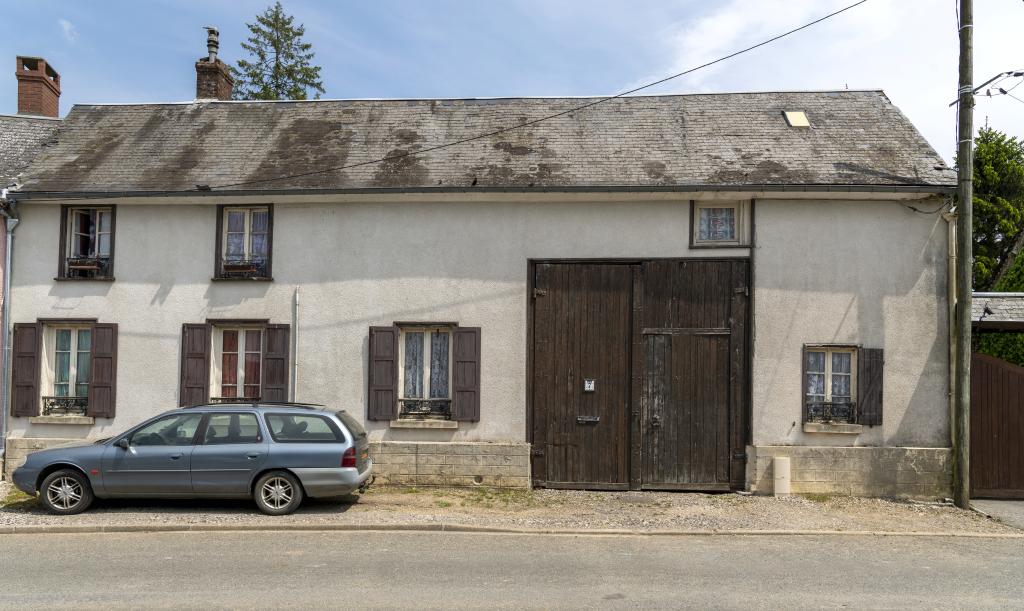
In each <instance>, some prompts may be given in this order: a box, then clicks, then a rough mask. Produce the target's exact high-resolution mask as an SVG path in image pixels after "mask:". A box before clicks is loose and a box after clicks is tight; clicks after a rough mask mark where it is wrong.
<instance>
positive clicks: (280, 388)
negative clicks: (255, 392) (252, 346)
mask: <svg viewBox="0 0 1024 611" xmlns="http://www.w3.org/2000/svg"><path fill="white" fill-rule="evenodd" d="M290 339H291V326H289V325H267V326H266V330H265V331H264V340H263V378H262V379H263V389H262V390H261V391H260V396H261V397H262V398H263V400H264V401H270V402H274V403H284V402H286V401H288V378H289V377H290V376H289V375H288V353H289V352H290V351H289V348H290Z"/></svg>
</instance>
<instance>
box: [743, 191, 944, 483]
mask: <svg viewBox="0 0 1024 611" xmlns="http://www.w3.org/2000/svg"><path fill="white" fill-rule="evenodd" d="M939 203H940V202H938V201H935V202H924V203H921V202H917V203H915V206H916V207H917V208H920V209H928V210H931V209H934V208H935V207H936V206H937V205H938V204H939ZM932 204H934V205H932ZM756 215H757V219H756V231H757V246H756V248H755V253H754V285H755V290H754V330H755V331H754V332H755V335H754V361H753V423H752V425H753V444H754V445H755V446H776V445H779V446H781V445H794V444H796V445H810V446H828V445H858V446H910V447H912V446H920V447H937V448H944V447H949V444H950V440H949V417H948V410H949V407H948V406H949V404H948V398H947V391H948V385H947V381H948V363H949V359H948V327H947V324H948V316H947V310H946V307H947V306H946V304H947V296H946V286H947V282H946V281H947V259H946V258H947V225H946V221H945V220H943V218H942V217H941V215H937V214H935V215H925V214H919V213H916V212H913V211H911V210H908V209H907V208H905V207H904V206H902V205H900V203H899V202H868V201H859V202H815V201H788V202H784V201H774V202H773V201H760V202H758V204H757V209H756ZM805 343H837V344H844V343H849V344H860V345H862V346H863V347H865V348H883V349H884V350H885V375H884V382H883V383H884V396H883V422H882V425H881V426H878V427H871V428H868V427H865V428H864V430H863V432H861V433H860V434H859V435H835V434H825V433H805V432H803V429H802V427H801V393H802V385H803V382H802V380H801V348H802V346H803V344H805ZM794 468H796V467H794Z"/></svg>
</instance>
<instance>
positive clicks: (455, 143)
mask: <svg viewBox="0 0 1024 611" xmlns="http://www.w3.org/2000/svg"><path fill="white" fill-rule="evenodd" d="M867 1H868V0H859V1H858V2H854V3H853V4H850V5H848V6H845V7H843V8H841V9H839V10H837V11H834V12H832V13H829V14H827V15H824V16H823V17H819V18H818V19H815V20H814V21H810V22H808V23H805V24H803V25H801V26H799V27H796V28H793V29H792V30H789V31H787V32H783V33H782V34H778V35H776V36H773V37H771V38H768V39H766V40H763V41H761V42H759V43H757V44H754V45H751V46H749V47H746V48H743V49H740V50H738V51H734V52H732V53H730V54H728V55H724V56H722V57H719V58H718V59H715V60H712V61H709V62H706V63H703V64H701V65H699V66H694V67H693V68H689V69H687V70H684V71H682V72H678V73H676V74H672V75H670V76H666V77H664V78H661V79H658V80H656V81H653V82H650V83H647V84H646V85H641V86H639V87H635V88H633V89H630V90H628V91H623V92H621V93H617V94H615V95H612V96H607V97H603V98H599V99H597V100H594V101H591V102H587V103H586V104H580V105H579V106H574V107H573V108H570V109H568V110H563V111H561V112H557V113H554V114H551V115H547V116H544V117H540V118H538V119H533V120H531V121H526V122H524V123H518V124H516V125H511V126H508V127H503V128H500V129H496V130H493V131H489V132H485V133H482V134H478V135H476V136H470V137H468V138H462V139H460V140H455V141H452V142H446V143H444V144H438V145H435V146H431V147H427V148H425V149H420V150H416V151H407V152H404V153H400V154H397V155H388V156H384V157H380V158H377V159H370V160H367V161H360V162H358V163H351V164H348V165H342V166H336V167H331V168H323V169H319V170H311V171H309V172H301V173H297V174H287V175H282V176H274V177H271V178H261V179H259V180H247V181H243V182H235V183H228V184H222V185H212V186H207V185H197V188H196V191H197V192H208V191H213V190H218V189H229V188H231V187H241V186H245V185H253V184H263V183H268V182H277V181H281V180H290V179H293V178H304V177H306V176H316V175H318V174H328V173H331V172H340V171H341V170H347V169H351V168H357V167H361V166H366V165H371V164H375V163H381V162H384V161H392V160H395V159H402V158H404V157H412V156H415V155H423V154H426V153H430V152H433V151H437V150H440V149H444V148H449V147H453V146H458V145H460V144H466V143H468V142H474V141H476V140H483V139H484V138H490V137H492V136H497V135H501V134H505V133H508V132H511V131H513V130H517V129H522V128H524V127H529V126H531V125H536V124H538V123H542V122H544V121H550V120H552V119H557V118H558V117H563V116H565V115H569V114H573V113H577V112H580V111H583V110H587V109H588V108H592V107H594V106H597V105H598V104H603V103H605V102H609V101H611V100H615V99H618V98H622V97H625V96H628V95H630V94H633V93H636V92H638V91H643V90H644V89H649V88H651V87H654V86H657V85H661V84H662V83H666V82H668V81H671V80H674V79H677V78H679V77H681V76H686V75H687V74H692V73H693V72H696V71H698V70H702V69H704V68H707V67H709V66H713V65H715V64H718V63H721V62H724V61H726V60H729V59H732V58H734V57H736V56H739V55H743V54H744V53H748V52H750V51H753V50H754V49H758V48H760V47H763V46H765V45H769V44H771V43H773V42H775V41H777V40H781V39H783V38H786V37H787V36H790V35H792V34H795V33H797V32H800V31H801V30H806V29H807V28H810V27H812V26H815V25H817V24H819V23H821V22H823V21H827V20H828V19H831V18H833V17H835V16H837V15H840V14H842V13H845V12H846V11H849V10H850V9H853V8H856V7H858V6H860V5H861V4H864V3H865V2H867ZM171 193H174V194H180V193H181V192H180V191H166V190H163V191H150V192H146V194H147V195H152V194H171ZM111 197H112V196H110V195H97V196H88V195H82V196H77V197H66V198H54V200H53V201H71V200H80V199H109V198H111ZM35 201H46V200H44V199H39V200H35Z"/></svg>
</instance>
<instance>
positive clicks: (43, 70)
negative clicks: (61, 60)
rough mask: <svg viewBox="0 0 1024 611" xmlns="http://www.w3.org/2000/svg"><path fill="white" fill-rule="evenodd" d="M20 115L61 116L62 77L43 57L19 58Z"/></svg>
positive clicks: (16, 74) (17, 75)
mask: <svg viewBox="0 0 1024 611" xmlns="http://www.w3.org/2000/svg"><path fill="white" fill-rule="evenodd" d="M14 75H15V76H16V77H17V78H18V114H19V115H42V116H44V117H54V118H56V117H58V116H60V75H59V74H57V71H56V70H54V69H53V66H51V65H50V64H48V63H46V60H45V59H43V58H41V57H22V56H20V55H19V56H18V68H17V71H16V72H15V73H14Z"/></svg>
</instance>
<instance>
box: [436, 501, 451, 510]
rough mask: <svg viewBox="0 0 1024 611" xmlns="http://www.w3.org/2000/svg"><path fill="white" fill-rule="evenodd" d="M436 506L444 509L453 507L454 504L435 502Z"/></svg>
mask: <svg viewBox="0 0 1024 611" xmlns="http://www.w3.org/2000/svg"><path fill="white" fill-rule="evenodd" d="M434 504H435V505H437V506H438V507H440V508H442V509H444V508H446V507H451V506H452V504H451V503H449V502H448V501H435V502H434Z"/></svg>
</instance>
